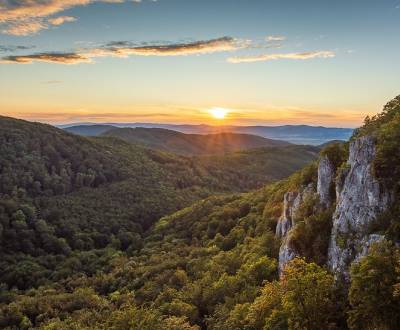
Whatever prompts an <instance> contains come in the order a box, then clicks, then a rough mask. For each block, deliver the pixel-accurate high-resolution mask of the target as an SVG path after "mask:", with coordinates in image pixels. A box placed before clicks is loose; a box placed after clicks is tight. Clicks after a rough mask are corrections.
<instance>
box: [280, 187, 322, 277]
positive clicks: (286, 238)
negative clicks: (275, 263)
mask: <svg viewBox="0 0 400 330" xmlns="http://www.w3.org/2000/svg"><path fill="white" fill-rule="evenodd" d="M314 193H315V190H314V187H313V185H312V184H310V185H308V186H307V187H304V188H303V189H301V190H300V191H299V192H287V193H286V194H285V195H284V202H283V213H282V216H281V217H280V219H279V220H278V224H277V226H276V236H277V237H279V238H281V239H282V242H281V246H280V249H279V273H281V272H282V270H283V268H284V266H285V265H286V264H287V263H288V262H289V261H290V260H292V259H294V258H295V257H296V256H297V253H296V251H295V250H294V249H293V248H292V247H291V244H290V230H291V229H292V228H293V227H294V226H295V225H296V213H297V211H298V210H299V207H300V206H301V204H302V202H303V201H304V200H305V199H306V198H308V197H309V196H311V195H312V194H314Z"/></svg>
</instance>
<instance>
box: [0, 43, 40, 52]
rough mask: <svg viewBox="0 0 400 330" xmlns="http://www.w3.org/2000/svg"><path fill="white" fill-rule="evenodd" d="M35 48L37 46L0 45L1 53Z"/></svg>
mask: <svg viewBox="0 0 400 330" xmlns="http://www.w3.org/2000/svg"><path fill="white" fill-rule="evenodd" d="M32 48H35V46H21V45H18V46H14V45H7V46H2V45H0V53H10V52H16V51H20V50H28V49H32Z"/></svg>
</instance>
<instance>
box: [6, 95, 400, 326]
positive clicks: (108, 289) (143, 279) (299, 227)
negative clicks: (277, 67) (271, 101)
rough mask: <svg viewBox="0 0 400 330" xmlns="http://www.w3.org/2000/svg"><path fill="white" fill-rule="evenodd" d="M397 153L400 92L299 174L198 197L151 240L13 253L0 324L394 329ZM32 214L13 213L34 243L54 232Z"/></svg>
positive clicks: (399, 260) (399, 275) (399, 255)
mask: <svg viewBox="0 0 400 330" xmlns="http://www.w3.org/2000/svg"><path fill="white" fill-rule="evenodd" d="M81 141H83V140H81ZM101 141H103V140H101ZM91 143H92V142H91ZM96 143H97V142H96ZM102 143H103V142H102ZM129 148H131V146H130V147H129ZM399 157H400V97H398V98H396V99H394V100H393V101H391V102H389V103H388V105H387V106H386V107H385V108H384V111H383V112H382V113H381V114H379V115H377V116H374V117H372V118H367V119H366V121H365V125H364V126H363V127H362V128H360V129H358V130H357V131H356V132H355V134H354V136H353V137H352V139H351V141H350V143H348V144H330V145H328V146H326V148H325V149H324V150H323V151H322V152H321V154H320V157H319V159H318V161H315V162H313V163H311V164H310V165H308V166H305V167H304V168H303V169H302V170H300V171H298V172H296V173H295V174H293V175H292V176H290V177H289V178H287V179H284V180H281V181H279V182H275V183H272V184H269V185H266V186H265V187H263V188H261V189H259V190H256V191H253V192H248V193H241V194H239V193H236V194H225V195H216V196H211V197H208V198H205V199H202V200H200V201H197V202H196V203H194V204H192V205H191V206H188V207H186V208H183V209H181V210H179V211H177V212H175V213H173V214H169V215H166V216H164V217H162V218H161V219H160V220H159V221H157V222H156V224H155V225H154V226H153V227H152V228H151V230H149V231H148V232H147V233H146V235H145V237H143V239H142V240H130V239H131V238H132V239H133V237H130V236H129V237H124V236H123V235H122V234H123V233H118V232H117V231H115V232H116V234H114V232H112V231H111V237H112V239H111V242H110V243H109V245H108V246H107V248H105V249H103V250H102V251H103V252H100V250H99V249H92V250H90V251H85V252H78V251H77V250H76V248H74V249H73V250H72V251H65V252H64V255H65V256H64V257H62V256H60V255H57V256H54V255H47V256H46V257H42V258H40V259H39V261H38V262H37V264H33V262H32V260H24V261H23V262H20V263H19V264H18V267H16V266H15V267H14V268H12V267H10V266H9V265H7V262H10V259H11V258H14V259H17V258H20V256H19V255H18V253H15V254H13V255H12V256H9V255H5V256H4V255H3V256H2V260H3V261H2V264H1V265H0V269H1V270H2V271H3V273H2V275H3V276H2V279H1V281H2V282H5V283H6V284H4V285H3V286H2V287H1V290H0V327H4V328H6V327H9V328H10V329H14V328H21V329H29V328H38V329H116V330H124V329H148V330H150V329H151V330H165V329H166V330H178V329H179V330H181V329H184V330H199V329H215V330H231V329H244V330H250V329H252V330H253V329H254V330H262V329H280V330H284V329H311V330H313V329H351V330H358V329H386V330H397V329H398V325H399V323H400V282H399V279H400V250H399V246H398V244H396V243H398V241H399V240H400V224H399V223H400V209H399V205H400V166H399ZM253 161H254V160H253ZM100 188H101V187H100ZM124 188H125V187H124ZM126 188H128V187H126ZM84 189H87V188H84ZM96 189H97V188H96ZM106 191H107V190H102V193H106ZM121 191H123V192H125V189H122V190H121ZM186 192H187V191H186ZM74 194H75V193H74ZM115 195H116V194H112V195H108V196H105V198H110V197H112V196H115ZM127 195H129V194H127ZM76 196H77V197H76V198H77V201H78V200H79V198H82V195H76ZM162 197H164V196H162ZM95 198H97V199H100V200H102V199H101V198H102V197H101V195H96V196H94V197H93V198H90V199H89V200H91V199H93V200H94V199H95ZM75 202H76V201H74V202H73V203H71V204H69V205H68V207H67V209H69V208H72V207H73V206H74V205H76V204H75ZM100 203H101V202H99V204H100ZM58 205H63V204H62V203H61V204H58ZM86 207H87V205H86ZM90 207H91V206H90ZM58 209H60V208H58ZM81 210H82V209H81ZM117 212H118V210H113V212H110V213H108V214H107V216H108V217H109V220H111V219H114V218H115V216H116V215H118V213H117ZM26 214H29V213H26V212H25V209H24V208H23V207H22V206H21V212H19V211H17V212H15V213H13V215H11V218H8V220H7V221H9V222H11V223H12V224H13V229H11V230H15V231H17V232H18V235H19V236H18V237H19V240H20V241H24V240H25V237H27V236H26V235H28V233H29V229H28V228H27V227H29V226H31V223H33V224H34V225H35V226H36V224H38V228H40V229H39V232H38V234H39V235H38V237H37V239H38V241H40V240H42V241H43V242H48V241H49V235H50V233H52V231H51V229H49V228H48V227H46V226H45V224H44V223H43V221H37V220H35V219H33V220H31V219H27V218H28V217H27V216H26ZM35 214H37V212H36V213H35ZM75 216H76V223H78V219H82V216H81V214H79V216H78V213H75ZM97 216H98V215H94V216H92V220H93V219H96V220H97ZM23 217H25V219H23ZM4 219H6V218H5V217H4V215H2V221H3V224H4V223H8V222H7V221H5V220H4ZM49 219H51V218H49ZM94 222H96V221H94ZM39 223H40V225H39ZM64 223H65V222H64ZM87 223H88V222H86V224H87ZM51 225H52V224H51ZM118 226H119V224H118V225H117V226H116V227H115V229H117V228H118ZM8 230H10V229H8ZM31 230H32V229H31ZM58 230H61V228H60V229H58ZM112 230H114V229H112ZM87 231H88V226H87V225H86V226H82V227H81V232H80V233H79V234H80V235H87ZM4 232H5V231H4V230H3V237H4ZM55 232H57V229H56V231H55ZM69 232H70V228H67V229H66V233H69ZM124 232H125V231H124ZM105 236H107V235H105ZM105 236H101V238H102V239H106V237H105ZM79 238H80V237H79V236H77V237H76V240H79ZM99 238H100V237H99ZM137 238H138V237H137ZM81 241H82V242H84V243H86V242H90V239H88V237H87V236H86V237H85V238H84V239H81ZM9 244H10V243H9ZM124 244H127V245H125V247H127V246H128V251H123V248H122V247H123V246H124ZM9 246H10V245H9ZM9 246H8V248H9ZM45 246H46V244H45V245H43V247H42V248H41V249H44V248H45ZM132 246H136V248H133V247H132ZM41 249H38V250H37V251H38V253H40V252H41V251H42V250H41ZM104 251H106V252H104ZM63 258H64V259H65V261H64V259H63ZM332 261H333V262H332ZM52 264H53V265H55V266H54V270H52V271H51V272H50V274H46V272H44V271H43V268H46V267H47V268H48V267H49V265H52ZM5 266H7V267H8V268H7V267H5ZM93 270H96V271H93ZM10 271H12V272H11V273H10ZM28 274H29V276H28ZM342 275H346V276H342ZM46 276H47V277H46ZM15 279H20V281H19V282H16V281H15ZM13 281H14V282H13ZM38 283H40V284H43V285H42V286H41V287H39V288H34V289H29V290H28V291H24V290H18V288H17V286H18V285H20V287H19V289H24V287H23V285H25V286H28V287H29V288H31V287H32V286H35V285H37V284H38Z"/></svg>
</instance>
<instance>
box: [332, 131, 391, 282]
mask: <svg viewBox="0 0 400 330" xmlns="http://www.w3.org/2000/svg"><path fill="white" fill-rule="evenodd" d="M349 152H350V154H349V160H348V163H347V168H343V169H341V171H340V172H339V174H338V179H337V183H336V194H337V203H336V210H335V212H334V215H333V228H332V234H331V240H330V245H329V251H328V266H329V267H330V269H331V270H332V271H333V272H334V273H335V275H336V276H337V277H342V278H343V279H345V280H348V279H349V266H350V264H351V263H352V262H353V261H356V260H358V259H359V258H360V257H361V256H363V255H365V254H367V253H368V248H369V246H370V245H371V244H372V243H373V242H375V241H378V240H381V239H382V238H383V237H382V236H380V235H376V234H372V235H371V233H370V228H371V224H372V223H373V222H374V221H375V220H376V218H377V216H378V215H379V214H380V213H382V212H383V211H385V210H386V209H387V207H388V205H389V201H390V194H389V193H388V192H387V191H385V189H383V187H382V186H381V185H380V183H379V182H378V180H377V179H376V178H375V177H374V175H373V173H372V166H373V160H374V157H375V143H374V139H373V138H372V137H368V136H365V137H361V138H359V139H356V140H354V141H352V142H351V144H350V150H349Z"/></svg>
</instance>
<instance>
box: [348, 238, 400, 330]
mask: <svg viewBox="0 0 400 330" xmlns="http://www.w3.org/2000/svg"><path fill="white" fill-rule="evenodd" d="M399 266H400V257H399V253H398V251H397V250H396V249H395V248H394V247H393V246H392V245H391V244H390V243H388V242H386V241H383V242H381V243H375V244H374V245H373V246H372V247H371V248H370V252H369V254H368V255H367V256H365V257H363V258H362V259H361V260H360V261H359V262H358V263H355V264H353V266H352V268H351V286H350V291H349V301H350V305H351V310H350V312H349V317H348V325H349V327H350V329H398V325H399V323H400V297H399V296H398V295H396V294H395V292H396V291H395V289H396V285H398V281H399V276H400V272H399V270H400V269H399Z"/></svg>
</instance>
